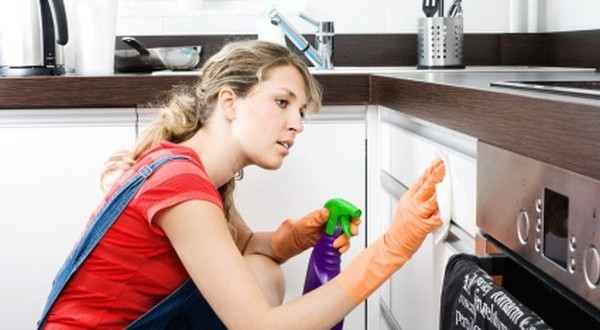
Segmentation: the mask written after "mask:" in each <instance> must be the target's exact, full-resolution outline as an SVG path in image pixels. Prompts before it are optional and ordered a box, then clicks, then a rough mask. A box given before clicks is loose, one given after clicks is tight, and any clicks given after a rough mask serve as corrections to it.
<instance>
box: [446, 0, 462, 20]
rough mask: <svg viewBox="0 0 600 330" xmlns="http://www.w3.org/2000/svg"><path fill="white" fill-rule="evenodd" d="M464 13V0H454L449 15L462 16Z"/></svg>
mask: <svg viewBox="0 0 600 330" xmlns="http://www.w3.org/2000/svg"><path fill="white" fill-rule="evenodd" d="M462 13H463V11H462V0H454V2H453V3H452V6H450V10H448V17H460V16H462Z"/></svg>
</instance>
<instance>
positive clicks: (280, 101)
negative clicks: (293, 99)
mask: <svg viewBox="0 0 600 330" xmlns="http://www.w3.org/2000/svg"><path fill="white" fill-rule="evenodd" d="M275 102H276V103H277V105H278V106H279V107H280V108H282V109H285V108H287V106H288V101H287V100H283V99H278V100H275Z"/></svg>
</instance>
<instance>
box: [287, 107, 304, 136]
mask: <svg viewBox="0 0 600 330" xmlns="http://www.w3.org/2000/svg"><path fill="white" fill-rule="evenodd" d="M288 128H289V129H290V130H292V131H295V132H296V133H301V132H302V131H304V122H303V121H302V115H301V114H300V112H297V113H295V114H293V115H292V116H291V118H290V121H289V127H288Z"/></svg>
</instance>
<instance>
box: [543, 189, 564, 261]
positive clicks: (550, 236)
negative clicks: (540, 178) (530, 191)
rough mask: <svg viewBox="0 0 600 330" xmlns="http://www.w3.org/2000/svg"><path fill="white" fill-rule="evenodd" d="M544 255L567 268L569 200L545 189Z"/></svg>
mask: <svg viewBox="0 0 600 330" xmlns="http://www.w3.org/2000/svg"><path fill="white" fill-rule="evenodd" d="M543 216H544V249H543V251H544V255H545V256H546V257H548V258H549V259H551V260H552V261H554V262H555V263H556V264H558V265H560V266H561V267H563V268H565V269H566V268H567V249H568V240H567V236H568V232H569V230H568V228H569V198H568V197H567V196H564V195H561V194H559V193H557V192H555V191H552V190H550V189H548V188H544V214H543Z"/></svg>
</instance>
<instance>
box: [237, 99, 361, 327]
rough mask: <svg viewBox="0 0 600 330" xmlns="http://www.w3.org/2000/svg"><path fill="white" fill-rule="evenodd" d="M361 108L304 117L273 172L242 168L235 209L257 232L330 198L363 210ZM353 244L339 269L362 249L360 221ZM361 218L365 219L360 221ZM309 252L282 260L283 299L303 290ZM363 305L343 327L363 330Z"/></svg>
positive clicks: (329, 110)
mask: <svg viewBox="0 0 600 330" xmlns="http://www.w3.org/2000/svg"><path fill="white" fill-rule="evenodd" d="M364 117H365V107H364V106H343V107H340V106H335V107H333V106H328V107H324V108H323V109H322V110H321V112H320V114H319V115H316V116H313V117H312V118H309V119H307V120H306V121H305V125H304V132H303V133H301V134H300V135H298V136H297V138H296V143H295V144H294V147H293V148H292V150H291V153H290V155H289V156H288V157H287V158H286V160H285V161H284V164H283V166H282V167H281V168H280V169H279V170H277V171H266V170H262V169H260V168H257V167H251V168H247V169H246V170H245V171H244V178H243V179H242V180H241V181H240V182H239V183H238V185H237V186H236V193H235V200H236V205H237V207H238V209H239V210H240V213H241V214H242V216H243V217H244V219H245V220H246V222H248V224H249V225H250V226H251V227H252V228H253V229H254V230H257V231H270V230H274V229H275V228H277V226H279V224H280V223H281V221H283V220H284V219H286V218H293V219H296V218H299V217H302V216H304V215H305V214H307V213H309V212H311V211H313V210H315V209H317V208H320V207H322V206H323V204H324V203H325V202H326V201H327V200H328V199H330V198H334V197H340V198H344V199H346V200H348V201H350V202H352V203H353V204H355V205H356V206H357V207H359V208H360V209H362V210H363V212H364V211H365V205H366V200H365V198H366V195H365V193H366V192H365V184H366V177H365V176H366V174H365V171H366V170H365V163H366V150H365V131H366V129H365V120H364ZM362 218H363V224H362V225H361V227H362V228H360V234H359V236H357V237H355V238H353V239H352V247H351V249H350V250H349V251H348V252H346V253H345V254H344V255H343V256H342V268H343V267H344V265H345V264H347V263H348V262H349V261H351V260H352V259H353V258H354V257H355V256H356V255H357V254H358V253H359V252H360V251H361V250H362V249H364V247H365V242H366V234H365V223H366V222H368V219H367V217H366V216H364V213H363V217H362ZM364 220H366V221H364ZM310 251H311V250H309V251H306V252H304V253H302V254H301V255H299V256H297V257H295V258H293V259H291V260H289V261H288V262H286V263H285V264H284V267H283V270H284V274H285V277H286V289H287V291H286V292H287V295H286V300H291V299H294V298H295V297H298V296H299V295H301V293H302V288H303V285H304V278H305V275H306V267H307V265H308V259H309V257H310ZM364 324H365V308H364V306H363V305H360V306H358V307H357V308H356V309H355V310H354V311H353V312H352V313H351V314H350V315H348V316H347V317H346V319H345V323H344V329H345V330H353V329H356V330H358V329H364Z"/></svg>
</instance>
